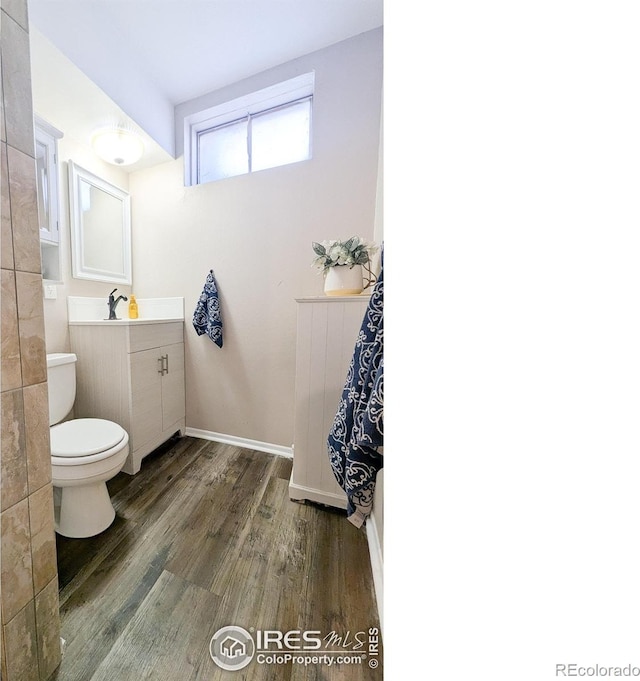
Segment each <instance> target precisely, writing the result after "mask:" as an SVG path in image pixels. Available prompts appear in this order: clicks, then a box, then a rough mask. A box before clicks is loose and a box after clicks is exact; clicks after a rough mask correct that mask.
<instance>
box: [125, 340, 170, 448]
mask: <svg viewBox="0 0 640 681" xmlns="http://www.w3.org/2000/svg"><path fill="white" fill-rule="evenodd" d="M159 358H160V349H159V348H152V349H151V350H142V351H140V352H133V353H131V354H130V355H129V360H130V366H131V412H132V413H131V436H132V441H133V445H134V447H135V448H138V447H139V446H140V445H142V444H144V443H145V442H148V441H149V440H153V439H154V438H156V437H157V436H158V433H161V432H162V430H163V428H162V375H161V373H160V369H161V363H160V362H159V361H158V360H159Z"/></svg>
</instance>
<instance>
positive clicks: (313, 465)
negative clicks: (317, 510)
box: [289, 295, 369, 508]
mask: <svg viewBox="0 0 640 681" xmlns="http://www.w3.org/2000/svg"><path fill="white" fill-rule="evenodd" d="M296 302H297V304H298V328H297V343H296V383H295V386H296V387H295V416H294V435H293V438H294V443H293V470H292V473H291V481H290V483H289V498H291V499H294V500H298V501H301V500H309V501H314V502H318V503H322V504H326V505H328V506H335V507H337V508H346V507H347V500H346V495H345V493H344V492H343V491H342V490H341V489H340V487H339V485H338V483H337V482H336V479H335V477H334V474H333V470H332V468H331V464H330V462H329V454H328V450H327V438H328V437H329V432H330V430H331V427H332V425H333V421H334V418H335V415H336V411H337V409H338V404H339V402H340V397H341V396H342V390H343V388H344V384H345V381H346V379H347V371H348V369H349V364H350V363H351V358H352V357H353V351H354V349H355V345H356V340H357V338H358V332H359V331H360V327H361V326H362V321H363V319H364V315H365V312H366V311H367V305H368V304H369V296H366V295H365V296H363V295H360V296H335V297H334V296H320V297H312V298H298V299H297V300H296Z"/></svg>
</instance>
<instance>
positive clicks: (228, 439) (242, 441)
mask: <svg viewBox="0 0 640 681" xmlns="http://www.w3.org/2000/svg"><path fill="white" fill-rule="evenodd" d="M185 435H189V436H190V437H199V438H200V439H202V440H211V441H212V442H221V443H222V444H225V445H235V446H236V447H244V448H245V449H255V450H256V451H258V452H267V454H276V455H278V456H286V457H287V458H288V459H293V449H292V448H291V447H284V446H283V445H273V444H271V443H269V442H259V441H258V440H248V439H247V438H244V437H236V436H235V435H225V434H224V433H214V432H213V431H211V430H200V429H199V428H190V427H189V426H187V427H186V429H185Z"/></svg>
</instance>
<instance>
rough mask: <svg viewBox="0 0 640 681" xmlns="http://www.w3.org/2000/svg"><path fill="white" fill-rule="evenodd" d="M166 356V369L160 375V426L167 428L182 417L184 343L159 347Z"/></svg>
mask: <svg viewBox="0 0 640 681" xmlns="http://www.w3.org/2000/svg"><path fill="white" fill-rule="evenodd" d="M160 352H161V355H162V356H165V357H166V360H165V366H166V371H165V373H164V375H163V376H162V428H163V430H167V429H168V428H171V426H173V425H174V424H175V423H178V422H179V421H181V420H182V419H184V412H185V390H184V343H175V344H173V345H166V346H164V347H162V348H160Z"/></svg>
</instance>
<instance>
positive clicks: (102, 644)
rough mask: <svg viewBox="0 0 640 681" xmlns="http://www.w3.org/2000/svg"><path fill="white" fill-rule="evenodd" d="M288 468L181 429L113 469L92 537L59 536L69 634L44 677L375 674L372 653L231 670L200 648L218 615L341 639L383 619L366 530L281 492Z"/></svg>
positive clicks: (184, 679)
mask: <svg viewBox="0 0 640 681" xmlns="http://www.w3.org/2000/svg"><path fill="white" fill-rule="evenodd" d="M290 473H291V461H290V460H288V459H285V458H282V457H277V456H273V455H270V454H265V453H261V452H254V451H251V450H247V449H242V448H239V447H233V446H230V445H222V444H219V443H213V442H208V441H205V440H199V439H195V438H190V437H185V438H182V439H179V440H177V441H175V442H172V443H170V444H168V445H165V446H164V447H162V448H160V449H159V450H157V451H156V452H154V453H153V454H152V455H150V456H148V457H147V458H145V460H144V461H143V466H142V470H141V471H140V473H138V474H137V475H135V476H129V475H126V474H125V473H120V474H119V475H117V476H116V477H115V478H113V480H111V481H110V482H109V483H108V487H109V491H110V494H111V497H112V500H113V504H114V507H115V509H116V514H117V515H116V520H115V521H114V523H113V525H112V526H111V527H110V528H109V529H108V530H106V531H105V532H103V533H102V534H100V535H98V536H97V537H93V538H90V539H66V538H63V537H59V536H57V548H58V569H59V580H60V611H61V619H62V630H61V635H62V637H63V638H64V639H65V640H66V647H65V652H64V656H63V660H62V664H61V666H60V667H59V669H58V670H57V672H56V673H55V674H54V675H53V677H52V679H53V680H55V681H142V680H143V679H150V680H151V681H201V680H202V681H204V680H205V679H206V681H216V680H218V679H224V680H229V681H241V680H242V681H253V680H255V681H258V680H261V681H262V680H267V679H268V680H271V681H321V680H322V681H360V680H363V681H377V680H379V679H382V664H380V665H379V666H378V667H377V668H371V667H370V666H369V664H368V661H369V660H370V659H371V658H369V659H368V660H367V659H365V660H364V661H363V664H342V665H335V664H334V665H331V666H329V665H327V664H315V665H313V664H312V665H307V666H306V667H305V666H304V665H301V664H292V663H288V664H259V663H258V662H257V661H256V659H254V660H253V661H252V662H250V663H249V665H248V666H246V667H245V668H244V669H242V670H239V671H223V670H221V669H219V668H218V666H217V665H216V664H215V663H214V662H213V660H212V659H211V656H210V654H209V642H210V640H211V637H212V636H213V634H214V633H215V632H216V631H217V630H218V629H220V628H221V627H223V626H228V625H236V626H240V627H243V628H244V629H246V630H248V631H252V632H253V631H255V630H265V629H271V630H281V631H289V630H300V631H308V630H315V631H321V632H322V635H323V636H324V635H326V634H328V633H329V632H331V631H334V632H336V634H338V635H341V636H343V637H345V641H344V645H343V649H344V650H345V652H347V653H348V652H349V651H350V650H351V646H352V644H353V643H354V637H355V636H356V633H357V632H368V630H369V629H370V628H372V627H377V628H379V626H380V625H379V622H378V615H377V610H376V606H375V596H374V589H373V581H372V576H371V568H370V562H369V553H368V546H367V541H366V535H365V533H364V531H363V530H358V529H356V528H355V527H354V526H353V525H351V523H349V522H348V521H347V520H346V517H345V515H344V513H343V512H340V511H336V510H331V509H326V508H323V507H318V506H315V505H311V504H300V503H296V502H293V501H291V500H290V499H289V495H288V484H289V477H290ZM323 647H324V646H323ZM327 647H328V646H327ZM333 648H334V649H336V645H335V644H333ZM359 652H362V651H359ZM381 658H382V653H381V652H380V655H379V659H380V662H381Z"/></svg>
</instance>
